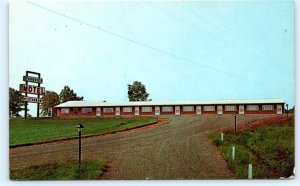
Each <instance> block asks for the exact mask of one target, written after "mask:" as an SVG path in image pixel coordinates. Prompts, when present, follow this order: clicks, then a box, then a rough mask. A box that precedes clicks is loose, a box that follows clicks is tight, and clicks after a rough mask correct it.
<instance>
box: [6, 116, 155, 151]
mask: <svg viewBox="0 0 300 186" xmlns="http://www.w3.org/2000/svg"><path fill="white" fill-rule="evenodd" d="M156 121H157V119H156V118H150V117H138V118H76V119H31V120H30V119H28V120H23V119H10V121H9V144H10V146H14V145H21V144H32V143H37V142H44V141H51V140H57V139H65V138H72V137H77V136H78V132H77V129H76V125H77V124H78V123H83V125H84V129H83V131H82V136H89V135H95V134H102V133H107V132H116V131H120V130H125V129H130V128H134V127H138V126H144V125H148V124H151V123H154V122H156Z"/></svg>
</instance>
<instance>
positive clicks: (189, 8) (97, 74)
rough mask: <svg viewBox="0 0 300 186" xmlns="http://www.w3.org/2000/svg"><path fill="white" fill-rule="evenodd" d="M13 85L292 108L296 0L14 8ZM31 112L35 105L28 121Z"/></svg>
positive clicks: (90, 95)
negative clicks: (28, 82)
mask: <svg viewBox="0 0 300 186" xmlns="http://www.w3.org/2000/svg"><path fill="white" fill-rule="evenodd" d="M9 10H10V11H9V86H10V87H13V88H15V89H18V87H19V84H21V83H23V82H22V76H23V75H25V71H26V70H30V71H36V72H40V73H41V75H42V78H43V79H44V83H43V84H42V86H44V87H46V90H52V91H55V92H57V93H60V91H61V89H62V88H63V87H64V85H68V86H70V87H71V88H72V89H74V91H75V92H76V93H77V94H78V95H80V96H84V99H85V100H93V101H102V100H106V101H112V102H115V101H127V95H126V94H127V89H126V88H127V86H126V85H127V84H130V83H132V82H133V81H135V80H138V81H141V82H142V83H144V84H145V85H146V88H147V91H148V92H149V93H150V97H149V98H151V99H152V100H155V101H179V100H211V99H212V100H215V99H256V98H258V99H259V98H282V99H284V100H285V101H286V102H287V103H289V104H290V105H294V102H295V100H294V19H293V18H294V9H293V2H292V1H246V2H242V1H230V2H226V1H215V2H208V1H196V2H195V1H194V2H183V1H177V2H176V1H175V2H116V1H115V2H97V1H89V2H88V3H87V2H80V1H76V2H72V1H65V2H58V1H50V2H44V1H39V0H28V1H23V2H19V1H18V2H14V1H13V2H11V3H10V6H9ZM35 112H36V111H35V106H34V105H33V104H31V111H30V113H31V114H32V115H35Z"/></svg>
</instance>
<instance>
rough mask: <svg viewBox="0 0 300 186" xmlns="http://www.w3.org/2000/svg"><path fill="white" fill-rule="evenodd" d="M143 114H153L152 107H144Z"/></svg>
mask: <svg viewBox="0 0 300 186" xmlns="http://www.w3.org/2000/svg"><path fill="white" fill-rule="evenodd" d="M142 112H152V107H142Z"/></svg>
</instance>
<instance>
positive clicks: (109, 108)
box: [103, 107, 114, 113]
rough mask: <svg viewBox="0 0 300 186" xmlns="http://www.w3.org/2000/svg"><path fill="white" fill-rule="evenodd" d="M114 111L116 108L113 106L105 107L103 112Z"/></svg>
mask: <svg viewBox="0 0 300 186" xmlns="http://www.w3.org/2000/svg"><path fill="white" fill-rule="evenodd" d="M113 112H114V108H112V107H108V108H103V113H113Z"/></svg>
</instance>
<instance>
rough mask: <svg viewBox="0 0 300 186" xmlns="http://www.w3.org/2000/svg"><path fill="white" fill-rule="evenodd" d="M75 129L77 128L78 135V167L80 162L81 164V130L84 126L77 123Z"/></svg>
mask: <svg viewBox="0 0 300 186" xmlns="http://www.w3.org/2000/svg"><path fill="white" fill-rule="evenodd" d="M76 128H77V130H78V136H79V143H78V145H79V148H78V164H79V167H80V164H81V131H82V129H83V128H84V126H83V125H82V124H81V123H79V124H78V125H77V126H76Z"/></svg>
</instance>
